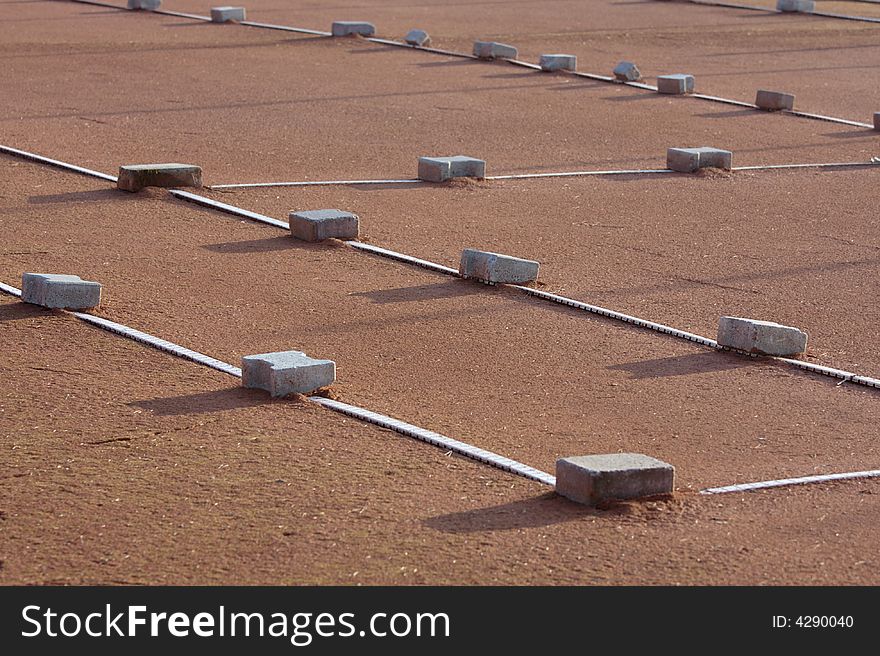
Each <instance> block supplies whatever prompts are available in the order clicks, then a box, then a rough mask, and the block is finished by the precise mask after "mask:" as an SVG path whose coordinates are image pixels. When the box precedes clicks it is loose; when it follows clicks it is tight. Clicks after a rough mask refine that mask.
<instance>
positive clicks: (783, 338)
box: [718, 317, 807, 357]
mask: <svg viewBox="0 0 880 656" xmlns="http://www.w3.org/2000/svg"><path fill="white" fill-rule="evenodd" d="M718 343H719V344H720V345H721V346H727V347H728V348H732V349H738V350H740V351H748V352H749V353H758V354H761V355H778V356H782V357H784V356H789V355H797V354H798V353H803V352H804V351H806V350H807V333H805V332H803V331H802V330H798V329H797V328H792V327H791V326H783V325H781V324H778V323H773V322H772V321H757V320H755V319H744V318H742V317H721V319H720V320H719V322H718Z"/></svg>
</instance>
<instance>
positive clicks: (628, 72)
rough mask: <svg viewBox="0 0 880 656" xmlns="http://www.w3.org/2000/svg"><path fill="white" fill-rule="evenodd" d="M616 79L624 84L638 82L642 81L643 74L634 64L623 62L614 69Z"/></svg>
mask: <svg viewBox="0 0 880 656" xmlns="http://www.w3.org/2000/svg"><path fill="white" fill-rule="evenodd" d="M614 77H615V78H617V79H618V80H620V81H622V82H636V81H637V80H641V79H642V74H641V73H640V72H639V67H638V66H636V65H635V64H633V63H632V62H628V61H622V62H620V63H619V64H618V65H617V66H615V67H614Z"/></svg>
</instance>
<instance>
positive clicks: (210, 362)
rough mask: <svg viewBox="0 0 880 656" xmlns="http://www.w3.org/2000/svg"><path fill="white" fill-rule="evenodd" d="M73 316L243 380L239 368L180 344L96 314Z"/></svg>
mask: <svg viewBox="0 0 880 656" xmlns="http://www.w3.org/2000/svg"><path fill="white" fill-rule="evenodd" d="M71 314H72V315H73V316H75V317H76V318H77V319H81V320H82V321H85V322H86V323H90V324H92V325H93V326H97V327H98V328H101V329H103V330H107V331H109V332H111V333H116V334H117V335H121V336H122V337H127V338H128V339H131V340H134V341H136V342H140V343H141V344H146V345H147V346H152V347H153V348H156V349H159V350H160V351H164V352H165V353H170V354H171V355H176V356H178V357H180V358H183V359H185V360H191V361H192V362H197V363H198V364H202V365H205V366H206V367H210V368H211V369H216V370H217V371H222V372H223V373H224V374H229V375H230V376H235V377H236V378H241V369H239V368H238V367H233V366H232V365H231V364H227V363H225V362H222V361H221V360H217V359H215V358H212V357H211V356H209V355H205V354H204V353H199V352H198V351H193V350H191V349H188V348H186V347H184V346H180V345H179V344H175V343H174V342H168V341H166V340H164V339H161V338H159V337H155V336H154V335H150V334H148V333H144V332H141V331H140V330H135V329H134V328H129V327H128V326H124V325H123V324H121V323H116V322H115V321H110V320H109V319H105V318H103V317H99V316H96V315H94V314H86V313H85V312H71Z"/></svg>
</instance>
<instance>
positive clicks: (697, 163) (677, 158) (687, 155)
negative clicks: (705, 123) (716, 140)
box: [666, 146, 733, 173]
mask: <svg viewBox="0 0 880 656" xmlns="http://www.w3.org/2000/svg"><path fill="white" fill-rule="evenodd" d="M732 165H733V153H732V152H731V151H729V150H721V149H720V148H711V147H709V146H701V147H700V148H669V149H667V151H666V168H668V169H672V170H673V171H678V172H680V173H693V172H694V171H696V170H697V169H705V168H716V169H727V170H730V168H731V167H732Z"/></svg>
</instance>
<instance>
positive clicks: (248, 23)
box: [239, 21, 333, 36]
mask: <svg viewBox="0 0 880 656" xmlns="http://www.w3.org/2000/svg"><path fill="white" fill-rule="evenodd" d="M239 25H244V26H245V27H261V28H264V29H267V30H281V31H283V32H297V33H299V34H313V35H315V36H333V35H332V34H331V33H330V32H322V31H321V30H309V29H306V28H304V27H287V26H286V25H273V24H272V23H255V22H254V21H240V22H239Z"/></svg>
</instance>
